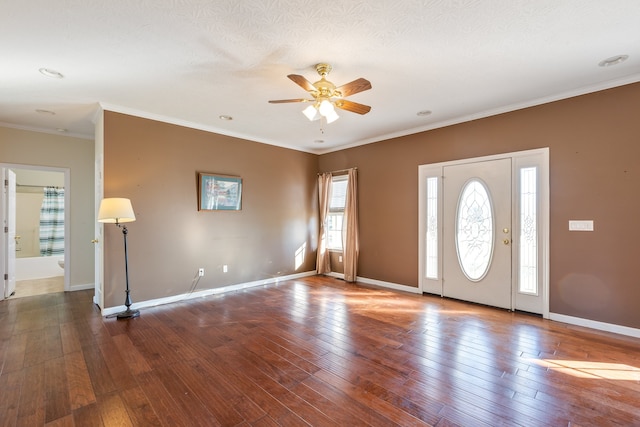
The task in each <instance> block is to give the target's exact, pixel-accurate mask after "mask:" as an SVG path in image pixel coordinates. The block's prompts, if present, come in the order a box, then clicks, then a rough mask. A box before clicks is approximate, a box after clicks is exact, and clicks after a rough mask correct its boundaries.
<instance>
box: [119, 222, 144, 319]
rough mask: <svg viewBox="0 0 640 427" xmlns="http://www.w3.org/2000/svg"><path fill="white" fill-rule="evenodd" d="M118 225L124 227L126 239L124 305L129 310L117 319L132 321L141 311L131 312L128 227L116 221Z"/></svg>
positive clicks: (123, 232)
mask: <svg viewBox="0 0 640 427" xmlns="http://www.w3.org/2000/svg"><path fill="white" fill-rule="evenodd" d="M116 225H117V226H118V227H122V236H123V238H124V276H125V284H126V290H125V292H126V296H125V298H124V305H125V306H127V309H126V310H125V311H123V312H122V313H118V314H117V316H116V317H117V318H118V319H130V318H132V317H138V316H140V311H139V310H131V295H130V291H129V257H128V254H127V233H128V230H127V226H126V225H121V224H120V223H118V222H117V219H116Z"/></svg>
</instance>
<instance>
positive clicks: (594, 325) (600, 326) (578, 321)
mask: <svg viewBox="0 0 640 427" xmlns="http://www.w3.org/2000/svg"><path fill="white" fill-rule="evenodd" d="M549 319H551V320H554V321H556V322H562V323H568V324H570V325H575V326H584V327H586V328H591V329H597V330H599V331H605V332H612V333H614V334H620V335H627V336H630V337H634V338H640V329H636V328H630V327H628V326H621V325H615V324H613V323H604V322H598V321H596V320H589V319H582V318H580V317H573V316H567V315H565V314H557V313H549Z"/></svg>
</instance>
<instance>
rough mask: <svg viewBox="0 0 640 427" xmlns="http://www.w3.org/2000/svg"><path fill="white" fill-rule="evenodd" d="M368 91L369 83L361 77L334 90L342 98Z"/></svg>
mask: <svg viewBox="0 0 640 427" xmlns="http://www.w3.org/2000/svg"><path fill="white" fill-rule="evenodd" d="M369 89H371V82H369V80H367V79H363V78H362V77H360V78H359V79H357V80H354V81H352V82H350V83H347V84H344V85H342V86H340V87H338V88H336V90H338V91H340V92H341V93H342V96H344V97H347V96H350V95H353V94H355V93H358V92H363V91H365V90H369Z"/></svg>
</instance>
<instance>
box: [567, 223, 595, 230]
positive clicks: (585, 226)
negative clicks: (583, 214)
mask: <svg viewBox="0 0 640 427" xmlns="http://www.w3.org/2000/svg"><path fill="white" fill-rule="evenodd" d="M569 231H593V220H569Z"/></svg>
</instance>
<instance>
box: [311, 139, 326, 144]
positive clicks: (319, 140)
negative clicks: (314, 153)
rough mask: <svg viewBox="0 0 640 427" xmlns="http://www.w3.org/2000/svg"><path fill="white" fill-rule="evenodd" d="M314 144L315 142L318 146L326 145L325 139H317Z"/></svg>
mask: <svg viewBox="0 0 640 427" xmlns="http://www.w3.org/2000/svg"><path fill="white" fill-rule="evenodd" d="M313 142H315V143H316V144H322V143H324V139H316V140H315V141H313Z"/></svg>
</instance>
